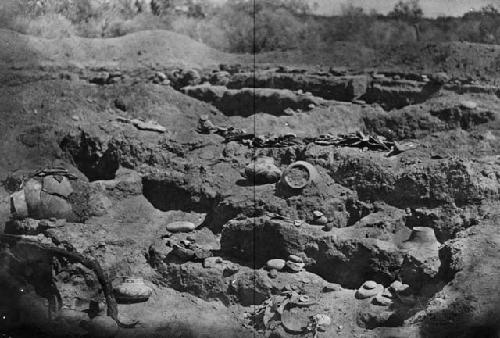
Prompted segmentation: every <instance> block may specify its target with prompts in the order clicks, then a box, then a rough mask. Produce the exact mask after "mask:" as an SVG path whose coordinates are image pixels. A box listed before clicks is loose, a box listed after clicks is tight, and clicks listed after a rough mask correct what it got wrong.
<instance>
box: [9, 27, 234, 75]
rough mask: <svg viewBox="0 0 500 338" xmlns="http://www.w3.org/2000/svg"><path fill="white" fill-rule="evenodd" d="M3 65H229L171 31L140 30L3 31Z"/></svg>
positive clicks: (218, 54)
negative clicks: (107, 33) (84, 34)
mask: <svg viewBox="0 0 500 338" xmlns="http://www.w3.org/2000/svg"><path fill="white" fill-rule="evenodd" d="M0 44H1V45H2V46H5V47H6V48H3V49H2V51H1V52H0V63H1V64H3V65H13V66H17V67H19V66H22V67H25V66H40V65H42V66H47V65H57V66H59V67H64V66H68V65H73V66H79V67H86V66H107V67H112V66H115V67H116V66H120V67H124V68H127V67H137V66H139V65H147V66H151V65H163V66H166V65H168V66H183V67H190V66H197V67H200V68H201V67H205V66H209V65H216V64H219V63H224V62H230V61H231V60H234V58H235V57H234V56H232V55H229V54H225V53H222V52H219V51H216V50H214V49H212V48H209V47H207V46H205V45H203V44H201V43H199V42H196V41H194V40H192V39H190V38H189V37H187V36H184V35H180V34H177V33H174V32H170V31H164V30H156V31H141V32H137V33H133V34H129V35H126V36H123V37H118V38H110V39H98V38H95V39H90V38H80V37H71V38H64V39H57V40H52V39H44V38H39V37H33V36H29V35H23V34H20V33H16V32H13V31H9V30H0Z"/></svg>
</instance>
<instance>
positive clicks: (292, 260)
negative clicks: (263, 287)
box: [266, 255, 305, 278]
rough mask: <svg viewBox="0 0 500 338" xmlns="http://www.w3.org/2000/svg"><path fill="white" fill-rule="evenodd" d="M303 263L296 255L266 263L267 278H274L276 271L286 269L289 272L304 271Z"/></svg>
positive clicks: (276, 274)
mask: <svg viewBox="0 0 500 338" xmlns="http://www.w3.org/2000/svg"><path fill="white" fill-rule="evenodd" d="M304 266H305V263H304V262H303V260H302V258H300V257H299V256H297V255H290V256H288V259H287V260H284V259H280V258H274V259H270V260H268V261H267V262H266V269H267V270H269V277H270V278H276V277H277V276H278V271H281V270H283V269H285V268H286V270H287V271H289V272H295V273H296V272H301V271H302V270H304Z"/></svg>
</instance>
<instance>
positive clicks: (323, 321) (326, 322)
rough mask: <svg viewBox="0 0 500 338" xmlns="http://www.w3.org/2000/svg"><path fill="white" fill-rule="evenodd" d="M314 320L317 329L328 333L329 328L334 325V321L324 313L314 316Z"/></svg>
mask: <svg viewBox="0 0 500 338" xmlns="http://www.w3.org/2000/svg"><path fill="white" fill-rule="evenodd" d="M312 319H313V321H314V323H315V325H316V328H317V329H318V330H319V331H326V329H327V328H328V326H330V325H331V324H332V320H331V318H330V316H328V315H326V314H324V313H318V314H317V315H314V316H313V318H312Z"/></svg>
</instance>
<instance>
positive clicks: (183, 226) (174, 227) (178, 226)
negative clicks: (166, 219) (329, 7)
mask: <svg viewBox="0 0 500 338" xmlns="http://www.w3.org/2000/svg"><path fill="white" fill-rule="evenodd" d="M195 228H196V225H195V224H194V223H192V222H186V221H178V222H172V223H169V224H167V230H168V231H170V232H190V231H193V230H194V229H195Z"/></svg>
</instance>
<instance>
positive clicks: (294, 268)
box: [286, 261, 305, 272]
mask: <svg viewBox="0 0 500 338" xmlns="http://www.w3.org/2000/svg"><path fill="white" fill-rule="evenodd" d="M304 266H305V264H304V263H295V262H292V261H287V262H286V267H287V268H288V270H290V271H291V272H301V271H302V270H303V269H304Z"/></svg>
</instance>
